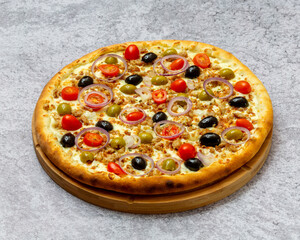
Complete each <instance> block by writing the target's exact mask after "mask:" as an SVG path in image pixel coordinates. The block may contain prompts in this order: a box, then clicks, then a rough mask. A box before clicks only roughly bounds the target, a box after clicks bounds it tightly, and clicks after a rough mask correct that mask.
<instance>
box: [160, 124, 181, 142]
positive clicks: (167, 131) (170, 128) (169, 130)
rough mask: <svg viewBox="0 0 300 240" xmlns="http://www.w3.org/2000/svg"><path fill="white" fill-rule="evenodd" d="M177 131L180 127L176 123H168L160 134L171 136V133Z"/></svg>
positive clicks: (174, 133) (173, 133)
mask: <svg viewBox="0 0 300 240" xmlns="http://www.w3.org/2000/svg"><path fill="white" fill-rule="evenodd" d="M179 132H180V128H179V127H177V126H176V125H169V126H167V127H165V128H164V129H163V130H162V132H161V135H162V136H173V135H176V134H177V133H179ZM178 137H179V136H178ZM178 137H174V138H169V139H170V140H171V139H175V138H178Z"/></svg>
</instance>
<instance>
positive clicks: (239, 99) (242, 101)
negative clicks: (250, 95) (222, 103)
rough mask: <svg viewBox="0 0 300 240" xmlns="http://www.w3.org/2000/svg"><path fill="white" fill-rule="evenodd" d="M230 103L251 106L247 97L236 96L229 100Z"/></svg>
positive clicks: (233, 105) (231, 104)
mask: <svg viewBox="0 0 300 240" xmlns="http://www.w3.org/2000/svg"><path fill="white" fill-rule="evenodd" d="M229 105H230V106H231V107H238V108H239V107H241V108H245V107H248V106H249V103H248V101H247V99H246V98H244V97H235V98H232V99H231V100H230V101H229Z"/></svg>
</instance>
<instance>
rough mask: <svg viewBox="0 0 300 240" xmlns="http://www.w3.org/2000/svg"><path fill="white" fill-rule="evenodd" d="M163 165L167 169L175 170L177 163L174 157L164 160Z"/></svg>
mask: <svg viewBox="0 0 300 240" xmlns="http://www.w3.org/2000/svg"><path fill="white" fill-rule="evenodd" d="M161 167H162V169H164V170H167V171H174V170H175V169H176V163H175V161H174V160H173V159H166V160H164V161H163V162H162V166H161Z"/></svg>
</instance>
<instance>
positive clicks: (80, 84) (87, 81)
mask: <svg viewBox="0 0 300 240" xmlns="http://www.w3.org/2000/svg"><path fill="white" fill-rule="evenodd" d="M93 83H94V80H93V79H92V78H91V77H90V76H84V77H82V78H81V79H80V80H79V82H78V87H86V86H88V85H91V84H93Z"/></svg>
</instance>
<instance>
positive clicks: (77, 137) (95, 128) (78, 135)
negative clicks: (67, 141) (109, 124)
mask: <svg viewBox="0 0 300 240" xmlns="http://www.w3.org/2000/svg"><path fill="white" fill-rule="evenodd" d="M95 130H96V131H98V132H101V133H103V134H104V135H105V136H106V138H107V139H106V143H105V144H104V145H103V146H101V147H98V148H95V149H84V148H82V147H79V145H78V140H79V138H80V137H81V136H82V134H84V133H86V132H89V131H95ZM109 140H110V137H109V133H108V132H107V131H105V130H104V129H103V128H99V127H90V128H86V129H83V130H82V131H80V132H79V133H78V134H77V135H76V137H75V144H76V147H77V148H78V149H79V150H82V151H88V152H95V151H98V150H100V149H102V148H104V147H105V146H106V145H107V144H108V143H109Z"/></svg>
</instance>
